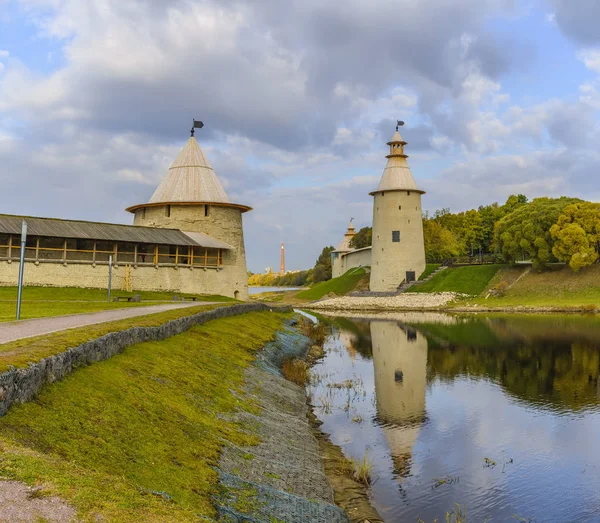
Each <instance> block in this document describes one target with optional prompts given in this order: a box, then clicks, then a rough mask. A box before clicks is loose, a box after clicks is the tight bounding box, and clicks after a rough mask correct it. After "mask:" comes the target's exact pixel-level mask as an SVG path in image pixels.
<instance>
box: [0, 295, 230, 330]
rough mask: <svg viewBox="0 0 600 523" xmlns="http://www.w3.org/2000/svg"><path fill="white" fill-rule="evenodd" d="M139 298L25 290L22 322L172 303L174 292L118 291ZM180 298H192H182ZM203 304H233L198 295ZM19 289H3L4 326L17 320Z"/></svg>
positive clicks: (0, 317) (1, 316)
mask: <svg viewBox="0 0 600 523" xmlns="http://www.w3.org/2000/svg"><path fill="white" fill-rule="evenodd" d="M134 294H139V295H140V297H141V299H142V300H145V301H143V302H140V303H133V302H110V303H109V302H107V301H106V297H107V296H106V291H105V290H102V289H79V288H75V287H25V288H24V289H23V302H22V306H21V319H23V320H26V319H31V318H42V317H51V316H62V315H65V314H81V313H86V312H99V311H105V310H112V309H123V308H129V307H143V306H145V305H152V302H153V301H165V300H166V301H171V300H172V298H173V295H174V294H176V293H172V292H147V291H139V292H138V291H136V292H125V291H114V292H113V294H112V295H113V296H133V295H134ZM180 296H190V295H186V294H180ZM198 298H199V299H200V300H202V301H218V302H231V301H235V300H233V299H232V298H227V297H225V296H216V295H198ZM16 303H17V288H16V287H0V322H3V321H13V320H15V317H16V307H17V306H16Z"/></svg>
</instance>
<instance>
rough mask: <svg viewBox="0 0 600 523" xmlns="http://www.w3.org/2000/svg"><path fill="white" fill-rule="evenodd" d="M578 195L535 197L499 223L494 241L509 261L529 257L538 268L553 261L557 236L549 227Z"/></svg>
mask: <svg viewBox="0 0 600 523" xmlns="http://www.w3.org/2000/svg"><path fill="white" fill-rule="evenodd" d="M580 202H581V200H578V199H576V198H567V197H565V196H563V197H561V198H536V199H534V200H533V201H531V202H530V203H528V204H525V205H520V206H518V207H517V208H516V209H515V210H514V211H513V212H511V213H510V214H507V215H506V216H504V218H502V219H501V220H500V221H498V222H497V223H496V226H495V230H494V241H495V243H496V245H497V247H498V248H499V249H500V252H501V253H502V256H503V257H504V259H505V260H506V261H507V262H514V261H515V260H518V259H521V258H522V257H527V258H530V259H531V261H532V263H533V266H534V267H535V268H536V269H537V270H542V269H543V268H544V267H545V265H546V264H547V263H549V262H550V261H552V248H553V246H554V238H553V237H552V235H551V234H550V228H551V227H552V226H553V225H554V224H555V223H556V222H557V220H558V217H559V216H560V215H561V214H562V212H563V210H564V208H565V207H567V206H568V205H570V204H573V203H580Z"/></svg>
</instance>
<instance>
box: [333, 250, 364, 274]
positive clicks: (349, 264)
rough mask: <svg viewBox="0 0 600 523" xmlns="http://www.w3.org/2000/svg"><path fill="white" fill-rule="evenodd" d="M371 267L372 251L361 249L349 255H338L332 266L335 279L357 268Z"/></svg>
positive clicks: (348, 253)
mask: <svg viewBox="0 0 600 523" xmlns="http://www.w3.org/2000/svg"><path fill="white" fill-rule="evenodd" d="M370 265H371V249H370V248H365V249H359V250H356V251H350V252H347V253H338V256H337V257H335V258H334V260H333V263H332V265H331V273H332V277H333V278H337V277H339V276H342V275H343V274H345V273H346V272H347V271H349V270H350V269H354V268H355V267H367V266H370Z"/></svg>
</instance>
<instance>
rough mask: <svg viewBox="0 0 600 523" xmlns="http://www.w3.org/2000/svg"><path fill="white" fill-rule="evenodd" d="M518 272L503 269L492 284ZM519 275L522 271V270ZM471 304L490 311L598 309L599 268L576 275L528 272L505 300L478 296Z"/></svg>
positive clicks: (564, 271)
mask: <svg viewBox="0 0 600 523" xmlns="http://www.w3.org/2000/svg"><path fill="white" fill-rule="evenodd" d="M516 271H519V269H512V268H511V269H506V270H503V271H501V272H499V273H498V274H497V276H496V277H495V278H494V280H493V282H492V283H500V282H501V281H503V280H505V281H508V282H509V283H510V282H511V280H512V279H514V278H513V275H512V274H511V272H516ZM521 272H522V269H521ZM471 303H477V304H481V305H485V306H490V307H503V306H518V305H523V306H532V307H534V306H538V307H541V306H560V307H576V306H584V305H597V306H600V265H598V264H596V265H593V266H591V267H587V268H586V269H582V270H581V271H580V272H579V273H574V272H573V271H572V270H571V269H570V268H569V267H562V268H560V269H557V270H552V271H546V272H542V273H537V272H535V271H534V270H531V271H530V272H529V273H527V274H526V275H524V276H523V277H522V278H521V279H519V280H518V281H517V282H516V283H514V285H513V286H512V287H510V288H509V289H508V290H507V291H506V295H505V296H504V297H498V298H495V297H490V298H488V299H487V300H486V299H485V297H484V296H481V297H479V298H477V299H475V300H472V302H471Z"/></svg>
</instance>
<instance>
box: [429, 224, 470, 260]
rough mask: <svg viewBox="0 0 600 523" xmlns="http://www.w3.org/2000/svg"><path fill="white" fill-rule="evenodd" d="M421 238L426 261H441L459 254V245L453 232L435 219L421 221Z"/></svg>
mask: <svg viewBox="0 0 600 523" xmlns="http://www.w3.org/2000/svg"><path fill="white" fill-rule="evenodd" d="M423 239H424V242H425V257H426V259H427V261H428V262H441V261H443V260H446V259H448V258H454V257H455V256H458V255H459V254H460V249H461V245H460V242H459V241H458V239H457V238H456V236H455V235H454V233H453V232H451V231H449V230H448V229H446V228H444V227H442V225H440V224H439V223H438V222H436V221H435V220H424V221H423Z"/></svg>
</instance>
